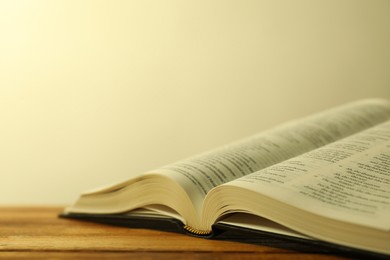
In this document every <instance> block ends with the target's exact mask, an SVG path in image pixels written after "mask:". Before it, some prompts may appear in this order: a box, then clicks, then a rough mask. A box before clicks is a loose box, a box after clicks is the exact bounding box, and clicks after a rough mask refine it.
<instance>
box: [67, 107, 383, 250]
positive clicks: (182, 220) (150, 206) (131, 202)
mask: <svg viewBox="0 0 390 260" xmlns="http://www.w3.org/2000/svg"><path fill="white" fill-rule="evenodd" d="M389 120H390V102H389V101H387V100H381V99H370V100H362V101H357V102H353V103H351V104H347V105H344V106H340V107H336V108H333V109H330V110H327V111H324V112H321V113H318V114H315V115H312V116H309V117H306V118H303V119H299V120H294V121H291V122H288V123H286V124H283V125H281V126H279V127H276V128H273V129H270V130H268V131H265V132H263V133H260V134H257V135H254V136H252V137H249V138H245V139H243V140H241V141H238V142H235V143H232V144H228V145H226V146H223V147H221V148H218V149H215V150H212V151H209V152H206V153H203V154H200V155H197V156H194V157H191V158H188V159H185V160H182V161H179V162H176V163H173V164H169V165H167V166H164V167H161V168H159V169H156V170H153V171H150V172H147V173H144V174H140V175H138V176H136V177H134V178H131V179H129V180H126V181H124V182H121V183H118V184H114V185H111V186H108V187H105V188H101V189H96V190H93V191H89V192H85V193H83V194H82V195H81V196H80V198H79V199H78V200H77V201H76V203H75V204H73V205H72V206H70V207H68V208H66V209H65V211H64V213H63V214H62V216H63V217H73V218H78V219H88V220H92V221H97V222H105V223H111V224H117V225H125V226H130V227H142V228H151V229H160V230H168V231H174V232H182V233H191V234H193V235H196V236H201V237H211V236H213V235H214V234H213V232H216V231H217V230H223V229H230V230H252V231H251V232H249V233H258V232H261V233H264V232H266V233H273V234H278V236H281V237H283V238H287V239H293V240H295V241H297V240H298V241H312V242H310V243H313V241H314V244H318V243H321V244H325V245H326V244H337V245H338V246H340V247H345V248H354V249H356V250H357V251H359V250H363V251H367V252H371V253H373V254H377V253H378V254H388V255H390V235H389V234H390V233H389V230H390V222H389V221H390V121H389ZM233 213H235V215H237V213H246V214H251V215H256V216H258V217H263V218H268V219H270V220H272V221H273V222H276V223H279V224H282V225H283V226H286V227H288V229H285V228H280V226H279V227H278V228H275V226H273V227H270V226H268V227H264V226H262V227H259V225H252V226H247V225H246V224H243V223H240V221H242V219H241V220H239V221H238V220H237V219H236V220H235V222H234V221H233V222H226V221H225V220H224V218H226V217H229V220H232V219H231V218H230V216H232V214H233ZM244 215H245V214H244ZM259 219H260V218H259ZM302 219H304V221H302ZM222 221H225V222H222ZM252 224H253V223H252ZM257 224H259V223H257ZM322 225H324V226H327V227H329V228H321V226H322ZM271 226H272V225H271ZM332 227H335V228H336V229H337V230H336V231H334V232H333V231H330V230H331V228H332ZM292 230H294V231H292ZM340 230H344V232H340ZM255 231H256V232H255ZM355 233H356V234H358V236H359V237H358V238H356V236H357V235H356V236H354V234H355ZM371 240H372V241H371ZM319 241H321V242H319ZM373 241H375V242H373Z"/></svg>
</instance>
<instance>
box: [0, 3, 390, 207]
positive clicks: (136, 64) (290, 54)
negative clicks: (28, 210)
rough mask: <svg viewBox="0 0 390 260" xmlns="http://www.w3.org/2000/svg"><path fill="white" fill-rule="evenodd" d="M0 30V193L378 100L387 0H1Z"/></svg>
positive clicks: (386, 67)
mask: <svg viewBox="0 0 390 260" xmlns="http://www.w3.org/2000/svg"><path fill="white" fill-rule="evenodd" d="M0 37H1V38H0V176H1V182H0V204H48V203H49V204H61V203H65V204H67V203H71V202H72V201H73V200H75V199H76V197H77V195H78V194H79V193H80V192H81V191H84V190H86V189H89V188H95V187H96V186H101V185H104V184H106V183H111V182H114V181H117V180H122V179H124V178H127V177H129V176H131V175H133V174H136V173H139V172H143V171H146V170H150V169H154V168H156V167H158V166H161V165H164V164H166V163H170V162H173V161H175V160H178V159H181V158H184V157H187V156H190V155H192V154H195V153H198V152H202V151H204V150H206V149H209V148H212V147H215V146H218V145H221V144H224V143H226V142H229V141H233V140H235V139H238V138H241V137H244V136H246V135H249V134H253V133H256V132H258V131H260V130H263V129H266V128H268V127H271V126H273V125H275V124H277V123H280V122H282V121H285V120H288V119H292V118H295V117H298V116H302V115H306V114H309V113H312V112H316V111H319V110H321V109H325V108H328V107H331V106H334V105H337V104H340V103H344V102H347V101H350V100H354V99H359V98H365V97H385V98H390V73H389V72H390V48H389V46H390V1H356V0H354V1H338V0H337V1H336V0H335V1H329V0H326V1H325V0H324V1H311V0H310V1H309V0H308V1H288V0H286V1H249V0H247V1H225V0H221V1H209V0H207V1H181V0H177V1H167V0H166V1H159V0H154V1H149V0H146V1H145V0H143V1H108V0H107V1H70V0H68V1H38V0H37V1H15V0H13V1H6V0H4V1H0Z"/></svg>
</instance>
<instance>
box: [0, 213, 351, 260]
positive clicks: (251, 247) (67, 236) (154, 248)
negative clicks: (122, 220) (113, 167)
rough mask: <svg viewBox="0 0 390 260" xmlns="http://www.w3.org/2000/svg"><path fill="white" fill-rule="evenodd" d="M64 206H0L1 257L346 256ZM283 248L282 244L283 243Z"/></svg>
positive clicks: (307, 257) (340, 257)
mask: <svg viewBox="0 0 390 260" xmlns="http://www.w3.org/2000/svg"><path fill="white" fill-rule="evenodd" d="M61 211H62V208H59V207H57V208H55V207H2V208H0V212H1V214H0V257H6V258H11V259H12V258H20V257H28V258H34V257H37V258H40V257H44V258H69V259H70V258H75V257H78V258H84V259H85V258H87V259H88V258H91V259H92V258H97V257H98V258H107V259H108V258H109V259H112V258H129V257H134V258H135V257H137V258H141V259H148V258H158V259H172V258H178V259H187V258H192V259H204V258H217V259H257V258H259V257H261V258H262V259H275V258H277V259H280V258H291V257H293V258H295V259H343V257H344V258H345V256H340V255H334V254H328V253H324V252H323V251H320V250H319V251H316V250H315V249H313V248H311V249H310V250H306V252H305V250H304V251H302V248H301V249H300V251H295V250H288V249H282V248H281V247H280V244H279V245H278V244H277V243H276V244H274V246H269V245H268V246H265V245H255V244H250V243H241V242H232V241H227V240H214V239H202V238H195V237H190V236H187V235H183V234H176V233H171V232H163V231H155V230H145V229H130V228H125V227H117V226H109V225H104V224H97V223H91V222H85V221H79V220H72V219H63V218H58V214H59V213H60V212H61ZM282 247H283V246H282Z"/></svg>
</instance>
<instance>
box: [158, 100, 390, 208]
mask: <svg viewBox="0 0 390 260" xmlns="http://www.w3.org/2000/svg"><path fill="white" fill-rule="evenodd" d="M389 118H390V105H389V102H388V101H384V100H365V101H360V102H355V103H352V104H349V105H345V106H342V107H338V108H334V109H331V110H328V111H325V112H322V113H319V114H316V115H314V116H310V117H307V118H304V119H301V120H298V121H293V122H289V123H287V124H284V125H282V126H280V127H277V128H274V129H271V130H269V131H266V132H264V133H260V134H258V135H255V136H253V137H250V138H247V139H245V140H242V141H239V142H236V143H234V144H231V145H228V146H225V147H222V148H219V149H216V150H214V151H211V152H208V153H205V154H201V155H199V156H195V157H192V158H189V159H187V160H183V161H180V162H177V163H174V164H170V165H167V166H165V167H162V168H160V169H157V170H154V171H152V172H151V173H159V174H164V175H168V176H169V177H171V178H173V179H175V180H176V181H177V182H178V183H180V184H181V185H182V187H183V188H184V189H185V190H186V192H187V193H188V194H189V197H190V198H191V200H192V201H193V204H194V205H195V208H197V210H199V212H200V209H201V206H202V203H203V199H204V197H205V195H206V194H207V192H208V191H209V190H211V189H212V188H214V187H216V186H218V185H220V184H223V183H226V182H228V181H231V180H234V179H237V178H240V177H242V176H245V175H248V174H250V173H253V172H256V171H258V170H260V169H263V168H266V167H268V166H271V165H274V164H276V163H279V162H282V161H284V160H287V159H289V158H292V157H294V156H297V155H299V154H302V153H305V152H307V151H311V150H313V149H316V148H318V147H321V146H324V145H326V144H328V143H332V142H334V141H336V140H339V139H341V138H343V137H345V136H349V135H351V134H354V133H356V132H359V131H361V130H364V129H366V128H369V127H371V126H373V125H376V124H378V123H380V122H383V121H385V120H387V119H389Z"/></svg>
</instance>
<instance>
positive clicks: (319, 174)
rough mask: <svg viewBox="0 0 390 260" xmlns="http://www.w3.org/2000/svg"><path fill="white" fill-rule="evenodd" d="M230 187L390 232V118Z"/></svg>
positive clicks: (243, 179) (238, 181) (234, 183)
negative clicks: (255, 192) (242, 188)
mask: <svg viewBox="0 0 390 260" xmlns="http://www.w3.org/2000/svg"><path fill="white" fill-rule="evenodd" d="M229 185H234V186H240V187H245V188H247V189H251V190H254V191H257V192H258V193H261V194H262V195H267V196H269V197H272V198H275V199H277V200H279V201H282V202H285V203H288V204H289V205H292V206H296V207H298V208H301V209H304V210H308V211H311V212H313V213H315V214H321V215H322V216H327V217H330V218H333V219H338V220H343V221H348V222H352V223H354V224H360V225H366V226H368V225H369V226H371V227H375V228H378V229H385V230H390V217H389V216H390V121H387V122H385V123H383V124H380V125H378V126H375V127H373V128H370V129H367V130H365V131H363V132H360V133H357V134H355V135H352V136H350V137H347V138H344V139H342V140H340V141H337V142H335V143H332V144H329V145H326V146H324V147H322V148H318V149H316V150H314V151H311V152H308V153H305V154H303V155H301V156H297V157H295V158H292V159H289V160H287V161H285V162H282V163H280V164H277V165H274V166H271V167H269V168H267V169H264V170H261V171H258V172H256V173H253V174H250V175H247V176H245V177H243V178H240V179H237V180H235V181H233V182H231V183H229Z"/></svg>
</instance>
